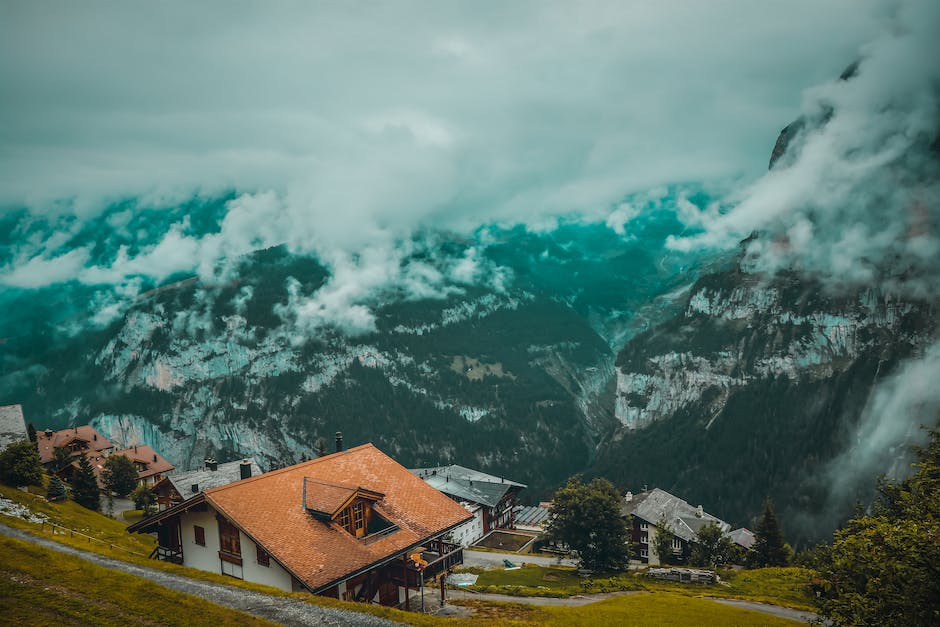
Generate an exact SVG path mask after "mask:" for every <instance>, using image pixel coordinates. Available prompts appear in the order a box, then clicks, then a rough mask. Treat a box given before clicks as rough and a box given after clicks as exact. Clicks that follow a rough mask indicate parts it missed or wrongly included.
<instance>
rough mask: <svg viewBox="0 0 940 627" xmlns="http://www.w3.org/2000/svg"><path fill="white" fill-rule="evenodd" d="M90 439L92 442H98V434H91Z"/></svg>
mask: <svg viewBox="0 0 940 627" xmlns="http://www.w3.org/2000/svg"><path fill="white" fill-rule="evenodd" d="M91 439H92V440H94V441H95V442H97V441H98V434H97V433H94V434H92V436H91Z"/></svg>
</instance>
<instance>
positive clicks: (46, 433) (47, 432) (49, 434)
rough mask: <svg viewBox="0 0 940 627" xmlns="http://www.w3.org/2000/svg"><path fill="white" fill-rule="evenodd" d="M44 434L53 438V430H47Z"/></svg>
mask: <svg viewBox="0 0 940 627" xmlns="http://www.w3.org/2000/svg"><path fill="white" fill-rule="evenodd" d="M43 433H44V434H45V436H46V437H47V438H51V437H52V429H46V430H45V431H44V432H43Z"/></svg>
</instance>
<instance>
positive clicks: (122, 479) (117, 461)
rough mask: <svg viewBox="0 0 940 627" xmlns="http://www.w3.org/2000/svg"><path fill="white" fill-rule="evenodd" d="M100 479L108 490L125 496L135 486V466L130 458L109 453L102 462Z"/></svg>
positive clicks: (122, 496)
mask: <svg viewBox="0 0 940 627" xmlns="http://www.w3.org/2000/svg"><path fill="white" fill-rule="evenodd" d="M101 480H102V481H103V482H104V485H105V487H106V488H107V489H108V490H110V491H111V492H114V493H115V494H117V495H118V496H119V497H121V498H125V497H126V496H127V495H128V494H130V493H131V492H132V491H133V489H134V488H135V487H137V468H136V467H135V466H134V462H132V461H131V460H130V458H128V457H125V456H124V455H111V456H110V457H108V459H106V460H105V462H104V470H103V471H102V473H101Z"/></svg>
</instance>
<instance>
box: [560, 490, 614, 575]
mask: <svg viewBox="0 0 940 627" xmlns="http://www.w3.org/2000/svg"><path fill="white" fill-rule="evenodd" d="M620 503H621V497H620V494H619V493H618V492H617V490H616V489H615V488H614V486H613V484H611V483H610V482H609V481H607V480H606V479H601V478H598V479H594V480H593V481H591V482H590V483H588V484H584V483H582V482H581V479H580V478H579V477H572V478H570V479H568V483H567V484H566V485H565V486H564V487H563V488H560V489H559V490H558V491H557V492H555V495H554V497H553V498H552V506H551V509H550V516H551V518H550V522H549V526H548V532H549V534H550V535H551V536H552V537H553V538H554V539H555V540H558V541H561V542H564V543H565V544H567V545H568V546H569V547H570V548H572V549H574V550H576V551H577V552H578V555H579V556H580V559H581V566H582V567H583V568H588V569H591V570H597V571H609V570H620V569H623V568H624V567H625V566H626V565H627V562H628V561H629V549H628V547H627V544H626V542H627V524H626V522H625V521H624V519H623V518H622V517H621V514H620Z"/></svg>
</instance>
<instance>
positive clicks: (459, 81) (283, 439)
mask: <svg viewBox="0 0 940 627" xmlns="http://www.w3.org/2000/svg"><path fill="white" fill-rule="evenodd" d="M177 8H178V9H181V7H177ZM181 10H182V9H181ZM0 11H2V14H0V18H2V19H0V51H2V52H3V53H4V54H0V78H2V79H3V82H4V84H5V85H10V86H12V89H10V90H9V97H8V98H4V99H0V141H2V145H0V404H4V403H14V402H16V403H22V404H23V406H24V410H25V412H26V415H27V418H28V419H29V420H31V421H32V422H33V423H34V424H35V425H36V426H37V427H46V426H48V427H53V428H55V427H62V426H66V425H71V424H84V423H89V422H90V423H92V424H94V425H95V426H96V427H98V428H99V429H101V430H102V431H103V432H105V433H107V434H109V435H110V436H111V437H112V438H114V439H116V440H117V441H119V442H128V443H130V442H133V441H138V440H139V441H146V442H148V443H150V444H152V445H154V446H155V447H156V448H158V449H159V450H160V451H161V452H162V453H163V454H164V455H165V456H166V457H167V458H168V459H169V460H170V461H171V462H173V463H174V464H176V465H177V466H178V467H182V468H188V467H192V466H194V465H198V464H199V462H200V461H201V460H202V459H203V457H205V456H206V455H214V456H216V457H218V458H220V459H229V458H234V457H241V456H246V455H250V456H253V457H255V458H256V459H258V460H259V461H261V462H262V463H263V465H264V466H266V467H269V468H270V467H274V466H278V465H284V464H289V463H293V462H296V461H298V460H299V459H301V458H302V457H304V456H306V457H310V456H312V455H313V454H314V452H315V450H316V448H317V441H318V439H320V438H323V439H325V440H326V441H327V442H329V441H330V439H331V437H332V433H333V432H334V431H337V430H341V431H343V432H344V434H345V437H346V441H347V442H352V443H359V442H365V441H372V442H375V443H376V445H377V446H379V447H380V448H382V449H383V450H385V451H387V452H388V453H390V454H391V455H393V456H394V457H395V458H396V459H398V460H399V461H401V462H402V463H404V464H406V465H410V466H417V465H427V466H431V465H441V464H446V463H459V464H462V465H466V466H473V467H477V468H480V469H481V470H485V471H489V472H494V473H498V474H505V475H506V476H509V477H512V478H513V479H515V480H518V481H522V482H526V483H528V484H530V490H529V491H528V498H529V499H530V500H538V499H539V498H542V497H545V496H546V495H548V494H549V493H550V491H551V489H552V488H554V487H556V486H557V485H559V484H560V483H562V482H563V481H564V480H565V478H566V477H568V476H569V475H571V474H574V473H578V472H586V473H589V474H603V475H605V476H608V477H610V478H611V479H613V480H615V481H616V482H617V483H618V486H619V487H621V488H623V489H634V490H635V489H638V488H641V487H642V484H648V485H650V486H654V485H655V486H659V487H662V488H664V489H667V490H672V491H675V492H676V493H677V494H681V495H682V496H683V497H684V498H687V499H688V500H690V501H698V502H702V503H703V504H704V505H705V506H706V508H707V509H709V511H714V512H716V513H718V514H720V515H722V517H724V518H726V519H728V520H733V521H736V522H737V523H739V524H742V525H747V524H748V523H749V522H750V521H749V518H750V517H751V516H752V515H754V514H756V513H757V508H758V507H759V505H760V502H761V500H762V499H763V497H764V496H767V495H770V496H773V497H774V498H775V499H776V500H777V502H778V504H779V506H780V508H781V511H782V514H783V517H784V520H785V522H786V523H787V524H788V525H790V528H791V529H792V530H793V532H794V534H795V537H796V538H797V539H798V540H800V541H803V540H812V539H816V538H819V537H821V536H822V535H824V534H825V533H826V532H828V531H829V530H831V528H832V527H833V526H834V525H835V524H837V523H838V522H839V520H840V519H841V518H843V517H844V515H845V514H846V513H847V512H848V510H849V509H850V508H851V507H852V505H853V503H854V501H855V500H856V499H859V500H861V501H863V502H865V501H866V499H868V498H869V497H870V492H866V489H865V488H864V487H863V486H870V485H872V479H873V478H874V477H875V476H877V475H878V474H879V473H882V472H888V473H892V474H903V473H904V472H905V471H906V470H905V469H906V463H907V462H906V459H905V457H904V455H903V454H902V451H903V450H905V446H906V445H907V444H908V443H910V442H912V441H917V438H918V437H919V435H918V434H919V432H918V428H919V426H920V425H921V424H925V423H926V424H929V423H931V422H933V421H934V420H935V418H936V414H937V411H938V410H940V397H938V396H937V392H936V386H934V385H931V381H934V380H936V378H937V376H938V375H940V372H938V370H937V368H938V354H940V350H938V343H937V329H936V310H937V304H938V302H940V282H938V277H940V267H938V262H940V238H938V231H937V225H938V221H940V215H938V206H940V174H938V163H940V158H938V153H940V148H938V146H940V143H938V123H940V96H938V90H940V87H938V85H940V67H938V66H940V43H938V42H940V37H937V32H938V30H940V13H938V9H937V5H936V3H933V2H930V1H928V0H922V1H917V0H911V1H904V2H895V1H888V0H885V1H882V0H878V1H874V0H873V1H872V2H864V3H858V2H854V1H849V0H846V1H841V0H840V1H837V2H828V3H825V4H824V5H820V4H819V3H814V2H808V1H806V2H803V1H801V2H797V3H795V4H794V3H788V4H787V5H780V6H776V5H773V6H771V5H760V6H759V5H757V4H755V3H750V2H720V3H708V5H702V6H696V5H690V4H676V5H672V6H668V7H665V6H664V7H662V8H656V7H650V6H647V3H633V2H603V1H598V2H591V3H586V4H585V3H579V4H578V5H577V6H575V5H570V4H556V3H541V2H539V3H525V2H523V3H515V4H514V5H513V6H512V7H509V8H507V7H496V6H495V5H490V6H482V7H481V6H474V7H473V8H472V9H471V8H469V7H461V6H458V5H443V4H437V3H428V4H425V5H423V8H422V15H423V18H422V20H420V21H416V20H414V19H413V16H412V15H410V14H409V11H404V10H402V9H401V8H400V7H397V6H395V5H393V4H387V5H375V6H371V7H370V8H368V9H367V8H365V7H342V6H336V7H330V6H325V5H317V6H305V5H304V4H297V5H292V4H286V5H280V6H278V7H272V8H270V10H267V9H266V10H261V8H259V7H257V6H255V7H251V6H245V7H242V9H241V10H239V11H233V10H230V8H229V7H228V5H227V4H225V3H222V4H214V3H211V2H210V3H201V4H200V5H198V6H192V7H186V8H185V11H184V12H183V14H184V15H183V17H185V18H186V19H182V17H181V14H179V13H175V12H174V11H173V10H172V8H171V7H168V6H164V5H152V6H147V7H135V8H134V9H131V8H128V7H120V6H110V7H108V10H102V11H90V10H88V9H87V8H86V7H80V6H77V5H74V4H73V3H61V4H59V5H57V6H56V10H55V11H51V12H50V11H47V10H44V9H43V8H37V7H35V6H33V5H31V4H8V5H5V6H4V7H3V8H2V9H0ZM808 16H809V17H808ZM184 24H185V26H184ZM850 63H851V65H849V64H850ZM846 65H849V69H847V70H846V69H845V67H846ZM843 70H844V71H843ZM840 75H841V76H840ZM788 123H789V124H788ZM784 125H786V127H785V128H784V129H783V132H782V133H781V132H780V130H781V128H782V127H783V126H784ZM768 159H769V160H770V162H771V164H770V165H771V167H770V169H769V170H767V163H768Z"/></svg>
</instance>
